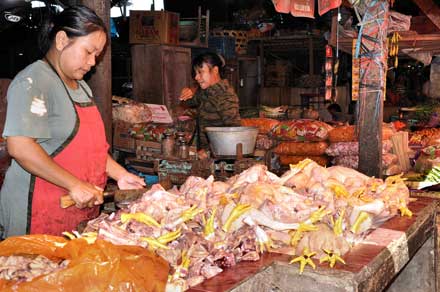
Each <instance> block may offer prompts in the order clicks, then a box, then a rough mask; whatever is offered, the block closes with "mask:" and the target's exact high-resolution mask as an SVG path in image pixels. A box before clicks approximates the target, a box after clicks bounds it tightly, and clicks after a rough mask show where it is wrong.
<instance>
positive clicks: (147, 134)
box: [130, 124, 192, 142]
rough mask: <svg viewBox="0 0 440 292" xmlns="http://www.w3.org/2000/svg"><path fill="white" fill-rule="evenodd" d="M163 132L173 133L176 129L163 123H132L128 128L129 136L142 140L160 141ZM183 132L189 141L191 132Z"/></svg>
mask: <svg viewBox="0 0 440 292" xmlns="http://www.w3.org/2000/svg"><path fill="white" fill-rule="evenodd" d="M165 132H168V133H172V134H174V133H175V132H176V130H175V129H174V128H170V126H169V125H163V124H136V125H132V127H131V128H130V134H131V136H133V137H135V138H136V139H139V140H144V141H153V142H161V141H162V139H163V137H164V133H165ZM184 133H185V139H186V141H189V140H190V139H191V136H192V133H190V132H184Z"/></svg>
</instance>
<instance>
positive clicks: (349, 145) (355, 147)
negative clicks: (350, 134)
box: [325, 140, 393, 156]
mask: <svg viewBox="0 0 440 292" xmlns="http://www.w3.org/2000/svg"><path fill="white" fill-rule="evenodd" d="M392 147H393V143H392V142H391V141H390V140H384V141H382V153H389V152H390V151H391V149H392ZM325 154H327V155H328V156H341V155H359V143H358V142H336V143H331V144H330V145H329V147H328V148H327V149H326V150H325Z"/></svg>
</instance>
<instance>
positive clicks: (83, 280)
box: [0, 235, 169, 292]
mask: <svg viewBox="0 0 440 292" xmlns="http://www.w3.org/2000/svg"><path fill="white" fill-rule="evenodd" d="M19 254H27V255H43V256H45V257H47V258H49V259H52V260H64V259H69V260H70V263H69V264H68V266H67V267H66V268H65V269H62V270H58V271H56V272H53V273H50V274H47V275H43V276H40V277H37V278H34V279H33V280H32V281H31V282H23V283H19V284H18V285H17V283H16V282H15V281H5V280H0V290H1V291H59V292H66V291H72V292H77V291H164V290H165V285H166V282H167V277H168V272H169V266H168V263H167V262H166V261H165V260H164V259H162V258H161V257H159V256H157V255H155V254H154V253H152V252H150V251H148V250H146V249H145V248H143V247H138V246H123V245H120V246H117V245H113V244H111V243H109V242H107V241H104V240H96V242H95V243H93V244H88V243H87V242H86V241H85V240H84V239H74V240H66V239H64V238H62V237H57V236H49V235H27V236H17V237H10V238H7V239H6V240H4V241H3V242H1V243H0V256H10V255H19ZM14 286H15V287H14Z"/></svg>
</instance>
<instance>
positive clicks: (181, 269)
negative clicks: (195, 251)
mask: <svg viewBox="0 0 440 292" xmlns="http://www.w3.org/2000/svg"><path fill="white" fill-rule="evenodd" d="M190 263H191V260H190V258H189V256H188V252H187V251H183V252H182V261H181V263H180V265H179V266H177V267H176V271H175V272H174V274H173V275H170V276H169V277H168V282H172V281H175V280H177V279H179V278H184V277H186V276H187V274H188V268H189V264H190Z"/></svg>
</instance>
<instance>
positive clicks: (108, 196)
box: [60, 188, 149, 209]
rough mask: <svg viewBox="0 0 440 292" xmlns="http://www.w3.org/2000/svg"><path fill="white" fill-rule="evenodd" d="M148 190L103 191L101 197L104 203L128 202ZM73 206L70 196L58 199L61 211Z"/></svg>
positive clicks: (73, 202)
mask: <svg viewBox="0 0 440 292" xmlns="http://www.w3.org/2000/svg"><path fill="white" fill-rule="evenodd" d="M148 190H149V189H148V188H142V189H134V190H113V191H105V192H103V193H102V195H103V198H104V203H108V202H128V201H135V200H137V199H139V198H140V197H142V195H143V194H144V193H145V192H146V191H148ZM75 205H76V203H75V201H74V200H73V199H72V197H70V195H63V196H61V197H60V207H61V208H62V209H65V208H69V207H71V206H75Z"/></svg>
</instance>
